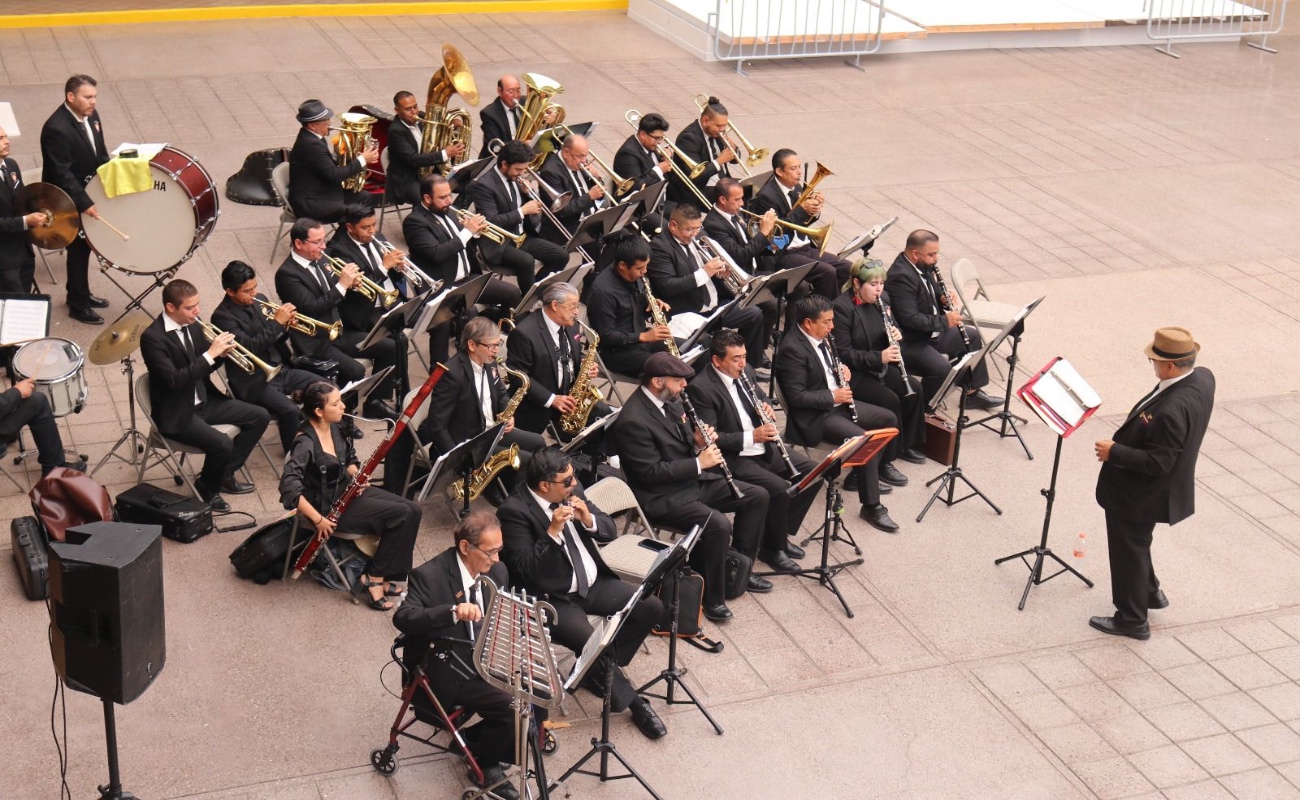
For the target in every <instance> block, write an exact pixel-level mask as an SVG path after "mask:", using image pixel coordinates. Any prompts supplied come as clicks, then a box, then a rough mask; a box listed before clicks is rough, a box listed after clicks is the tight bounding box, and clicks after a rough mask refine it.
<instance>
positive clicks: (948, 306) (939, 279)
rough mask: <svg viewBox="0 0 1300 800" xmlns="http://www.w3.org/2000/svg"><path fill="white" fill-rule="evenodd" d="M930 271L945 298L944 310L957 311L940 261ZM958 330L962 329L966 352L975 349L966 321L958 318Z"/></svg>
mask: <svg viewBox="0 0 1300 800" xmlns="http://www.w3.org/2000/svg"><path fill="white" fill-rule="evenodd" d="M930 271H931V272H932V273H934V282H935V285H937V286H938V287H939V296H940V297H942V298H943V301H942V305H943V310H944V311H947V312H949V313H951V312H953V311H956V310H957V307H956V306H955V305H953V302H952V295H951V294H949V293H948V284H946V283H945V282H944V280H943V272H942V271H940V269H939V265H938V263H936V264H935V265H934V266H933V267H931V268H930ZM957 330H959V331H961V342H962V345H964V346H965V348H966V350H965V351H964V352H967V353H969V352H970V351H972V350H974V349H975V346H974V344H972V343H971V340H970V334H969V333H968V332H967V331H966V323H965V322H963V321H962V320H958V321H957Z"/></svg>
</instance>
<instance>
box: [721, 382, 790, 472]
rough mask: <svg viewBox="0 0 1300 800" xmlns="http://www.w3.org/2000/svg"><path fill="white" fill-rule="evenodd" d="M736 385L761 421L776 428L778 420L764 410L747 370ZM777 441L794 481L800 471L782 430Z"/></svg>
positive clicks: (777, 434) (777, 447) (777, 435)
mask: <svg viewBox="0 0 1300 800" xmlns="http://www.w3.org/2000/svg"><path fill="white" fill-rule="evenodd" d="M736 385H737V386H739V387H740V390H741V391H742V392H744V393H745V396H747V397H748V398H749V402H750V404H751V405H753V406H754V411H755V412H756V413H757V414H758V418H759V420H760V421H761V422H762V423H763V424H764V425H771V426H772V427H773V428H775V427H776V418H775V417H772V416H769V415H768V413H767V411H765V410H764V408H763V403H762V401H761V400H759V398H758V389H756V388H755V387H754V384H753V383H752V382H751V381H750V380H749V376H748V375H746V374H745V370H743V369H742V370H741V371H740V377H739V378H737V379H736ZM775 441H776V449H777V450H779V451H780V452H781V459H782V460H783V461H785V466H786V469H788V470H790V480H794V479H795V478H797V477H798V476H799V470H797V469H795V466H794V461H793V460H792V459H791V458H790V448H788V447H786V446H785V440H784V439H782V438H781V431H780V430H778V431H777V432H776V440H775Z"/></svg>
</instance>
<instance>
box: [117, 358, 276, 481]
mask: <svg viewBox="0 0 1300 800" xmlns="http://www.w3.org/2000/svg"><path fill="white" fill-rule="evenodd" d="M135 399H136V402H138V403H139V404H140V410H141V411H143V412H144V418H145V420H146V421H147V422H148V423H149V434H148V437H147V444H146V448H147V451H146V452H145V454H144V458H142V459H140V471H139V472H138V473H137V474H136V480H137V481H139V482H144V473H145V472H146V471H147V470H148V469H149V468H150V467H156V466H159V465H162V466H164V467H166V468H167V471H168V472H170V473H171V474H172V480H173V481H175V482H176V485H177V486H182V485H183V486H188V487H190V491H191V492H193V493H194V496H195V497H199V490H198V488H197V487H195V485H194V477H193V476H192V475H191V474H190V473H188V472H186V471H185V456H187V455H199V456H201V455H203V451H202V450H200V449H199V448H197V447H194V446H193V445H188V444H182V443H181V442H177V441H174V440H172V439H168V438H167V437H166V436H163V435H162V434H161V433H159V432H158V429H157V428H156V427H155V426H154V421H153V403H152V402H151V401H150V399H149V373H147V372H142V373H140V375H138V376H137V377H136V379H135ZM212 427H213V429H215V430H216V431H218V432H220V433H223V434H225V435H226V436H229V437H230V438H231V439H233V438H235V437H236V436H238V435H239V427H238V426H236V425H213V426H212ZM177 454H179V456H178V455H177ZM244 477H245V478H247V479H248V480H249V482H250V483H251V482H252V478H251V477H250V476H249V475H248V472H247V471H246V470H245V471H244Z"/></svg>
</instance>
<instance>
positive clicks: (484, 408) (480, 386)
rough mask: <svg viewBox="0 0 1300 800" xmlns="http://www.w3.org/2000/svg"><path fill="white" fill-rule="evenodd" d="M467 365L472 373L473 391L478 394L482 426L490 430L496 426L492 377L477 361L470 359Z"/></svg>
mask: <svg viewBox="0 0 1300 800" xmlns="http://www.w3.org/2000/svg"><path fill="white" fill-rule="evenodd" d="M469 365H470V368H471V369H472V371H473V373H474V391H475V392H476V393H477V394H478V407H479V411H480V413H482V414H483V424H484V425H485V426H486V427H488V428H491V427H492V426H493V425H495V424H497V421H496V414H495V413H494V412H493V411H492V377H491V376H490V375H488V373H487V370H486V369H484V368H483V365H482V364H480V363H478V362H477V361H475V360H473V359H470V362H469Z"/></svg>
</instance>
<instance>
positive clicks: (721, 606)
mask: <svg viewBox="0 0 1300 800" xmlns="http://www.w3.org/2000/svg"><path fill="white" fill-rule="evenodd" d="M734 616H736V615H735V614H732V613H731V609H729V608H727V604H726V603H718V604H717V605H716V606H705V607H704V617H705V619H711V620H713V621H714V622H725V621H726V620H729V619H731V618H732V617H734Z"/></svg>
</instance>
